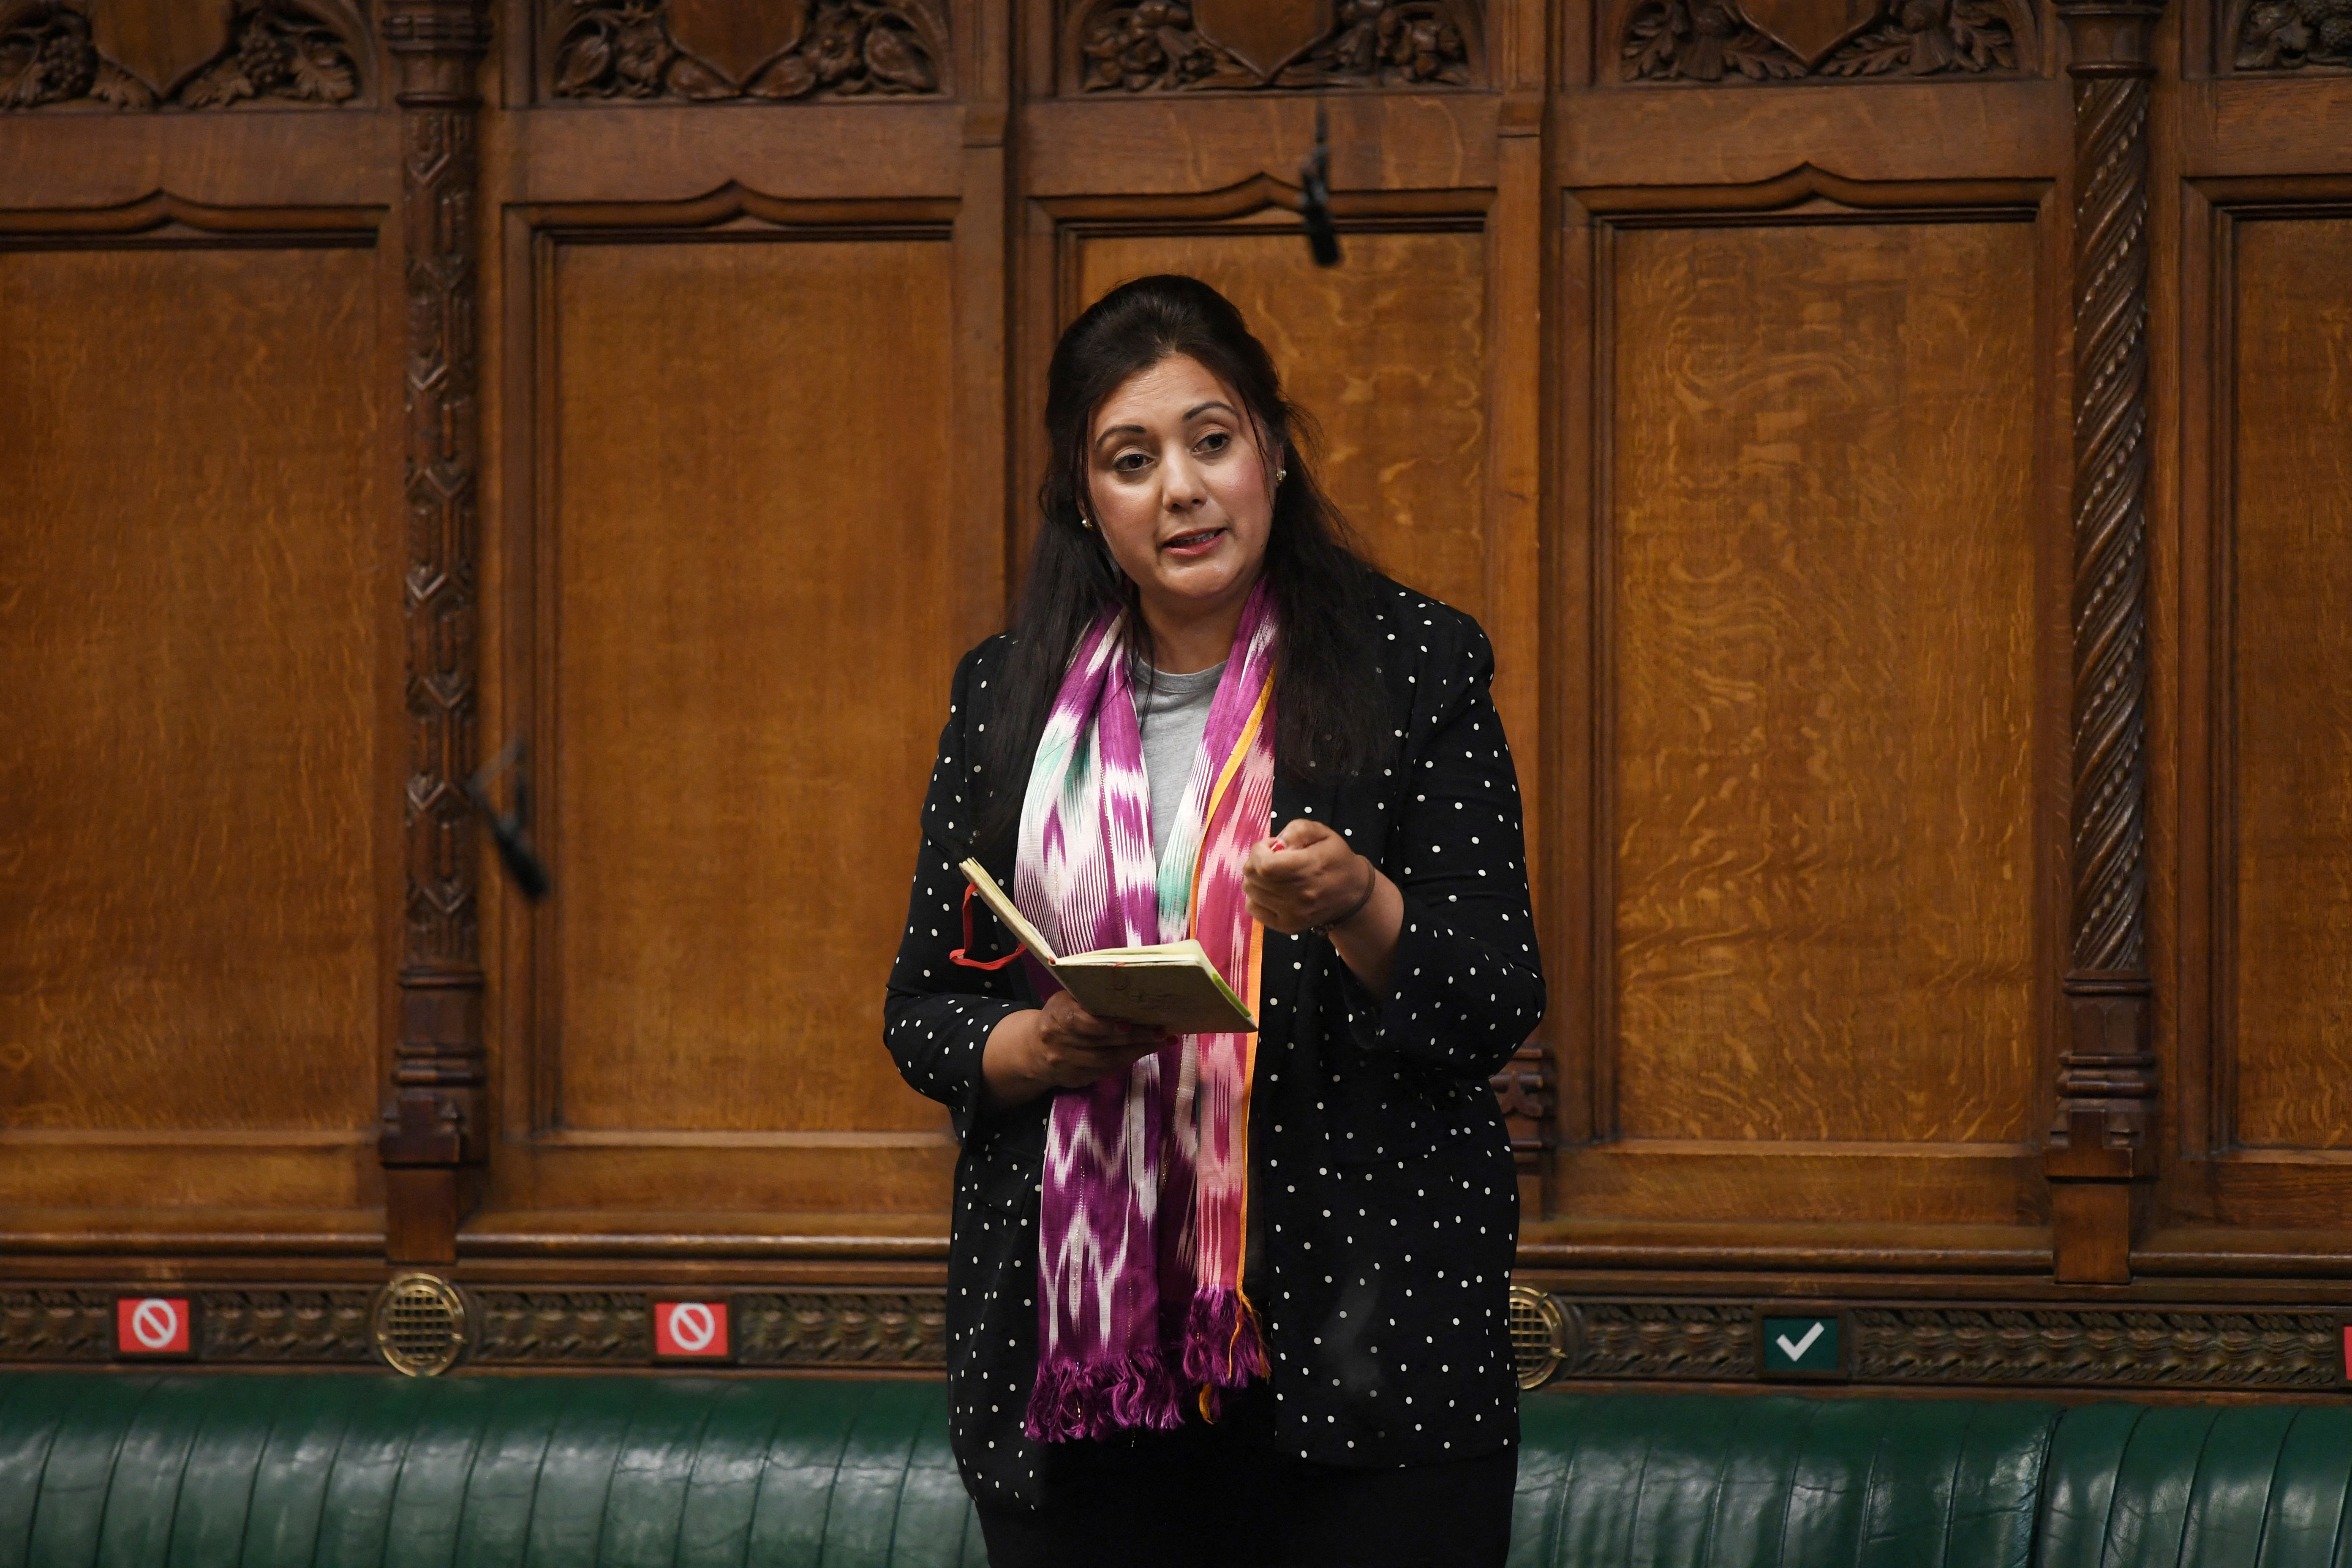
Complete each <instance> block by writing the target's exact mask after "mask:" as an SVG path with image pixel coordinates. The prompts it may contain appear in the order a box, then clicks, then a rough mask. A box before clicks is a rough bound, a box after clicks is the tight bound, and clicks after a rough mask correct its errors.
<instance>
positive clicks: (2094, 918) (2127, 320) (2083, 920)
mask: <svg viewBox="0 0 2352 1568" xmlns="http://www.w3.org/2000/svg"><path fill="white" fill-rule="evenodd" d="M2163 8H2164V7H2163V0H2091V3H2084V0H2058V10H2059V14H2060V16H2063V18H2064V20H2065V23H2066V27H2067V32H2068V36H2069V38H2070V41H2071V44H2072V53H2073V59H2072V62H2071V64H2070V65H2069V67H2068V70H2069V74H2071V75H2072V77H2073V78H2074V813H2073V827H2074V853H2073V860H2074V865H2073V870H2074V911H2073V913H2074V919H2073V930H2072V931H2071V933H2070V935H2071V948H2070V952H2069V954H2068V962H2067V967H2066V977H2065V982H2064V989H2065V995H2066V1005H2067V1013H2068V1016H2069V1023H2070V1034H2071V1039H2070V1041H2069V1048H2068V1049H2067V1050H2066V1051H2065V1052H2063V1054H2062V1055H2061V1056H2060V1058H2059V1069H2058V1114H2057V1121H2056V1124H2055V1125H2054V1126H2053V1128H2052V1130H2051V1134H2050V1141H2049V1147H2048V1149H2047V1151H2046V1152H2045V1153H2044V1156H2043V1171H2044V1173H2045V1174H2046V1175H2047V1176H2048V1178H2049V1180H2050V1192H2051V1210H2052V1214H2051V1223H2052V1229H2053V1236H2054V1237H2055V1250H2056V1272H2057V1277H2058V1278H2059V1279H2062V1280H2077V1281H2109V1282H2112V1281H2120V1280H2124V1279H2129V1278H2130V1274H2131V1238H2132V1230H2133V1226H2134V1223H2135V1216H2136V1215H2137V1209H2138V1207H2139V1205H2140V1201H2141V1197H2142V1194H2144V1193H2145V1191H2146V1187H2145V1184H2146V1182H2147V1178H2148V1177H2149V1176H2150V1175H2152V1174H2153V1173H2154V1162H2153V1155H2154V1151H2153V1149H2152V1148H2151V1146H2150V1143H2151V1139H2152V1136H2153V1122H2154V1120H2155V1110H2156V1104H2155V1100H2156V1058H2155V1056H2154V1054H2153V1053H2152V1052H2151V1051H2150V1049H2149V1036H2148V1026H2149V1008H2150V1002H2151V993H2152V991H2153V984H2152V981H2151V978H2150V975H2149V973H2148V966H2147V940H2146V936H2147V933H2146V927H2147V863H2146V862H2147V853H2146V851H2147V468H2148V455H2147V425H2148V412H2147V328H2148V306H2147V254H2148V238H2147V156H2148V134H2147V121H2148V79H2149V78H2150V77H2152V76H2153V75H2154V74H2155V66H2154V64H2153V62H2152V60H2151V58H2150V42H2151V39H2150V35H2151V33H2152V32H2153V29H2154V25H2155V22H2156V20H2157V18H2158V16H2160V15H2161V14H2162V12H2163Z"/></svg>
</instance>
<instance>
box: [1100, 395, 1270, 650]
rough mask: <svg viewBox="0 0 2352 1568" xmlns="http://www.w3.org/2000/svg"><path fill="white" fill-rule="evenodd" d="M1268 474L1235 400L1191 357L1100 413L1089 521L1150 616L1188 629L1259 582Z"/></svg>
mask: <svg viewBox="0 0 2352 1568" xmlns="http://www.w3.org/2000/svg"><path fill="white" fill-rule="evenodd" d="M1271 469H1272V465H1271V464H1270V463H1268V462H1267V461H1266V459H1265V454H1264V452H1263V451H1262V450H1261V449H1260V444H1259V439H1258V432H1257V430H1256V427H1255V426H1254V425H1253V424H1252V423H1251V421H1250V419H1249V417H1248V416H1247V415H1246V414H1245V413H1244V412H1243V410H1242V407H1241V404H1240V399H1238V398H1236V397H1235V396H1234V395H1233V393H1232V392H1231V391H1230V390H1228V389H1227V388H1226V387H1225V385H1224V384H1223V383H1222V382H1220V381H1219V380H1218V379H1217V378H1216V377H1215V376H1213V375H1211V374H1209V372H1208V369H1207V367H1206V366H1204V365H1202V363H1201V362H1200V361H1198V360H1196V359H1193V358H1192V356H1190V355H1189V354H1172V355H1171V356H1170V357H1168V358H1167V359H1164V360H1161V361H1160V363H1158V364H1155V365H1153V366H1152V367H1151V368H1150V369H1149V370H1143V371H1138V372H1137V373H1136V374H1133V375H1131V376H1129V377H1128V378H1127V380H1125V381H1124V382H1121V383H1120V384H1119V385H1118V390H1117V391H1115V392H1113V393H1112V394H1111V395H1109V396H1108V397H1107V398H1105V399H1103V402H1102V406H1101V407H1099V408H1097V409H1096V410H1095V416H1094V422H1093V425H1092V427H1091V429H1090V431H1089V433H1088V442H1087V492H1088V496H1087V506H1086V514H1087V517H1088V518H1090V519H1092V520H1093V521H1094V524H1095V526H1096V527H1097V528H1099V529H1100V530H1102V536H1103V541H1104V542H1105V543H1107V544H1108V545H1109V546H1110V553H1111V558H1112V559H1113V560H1114V561H1116V562H1118V564H1119V568H1120V570H1122V571H1124V572H1125V573H1126V574H1128V576H1129V578H1130V579H1132V580H1133V581H1134V583H1135V585H1136V588H1137V590H1138V592H1139V595H1141V597H1142V600H1143V609H1144V613H1145V615H1146V616H1148V617H1150V618H1151V619H1153V620H1155V621H1157V620H1173V621H1180V622H1189V621H1192V620H1195V619H1197V618H1199V617H1200V616H1203V615H1213V614H1215V613H1216V612H1217V611H1219V610H1221V609H1224V608H1227V607H1229V606H1230V605H1234V604H1237V603H1238V602H1239V601H1240V600H1241V599H1242V598H1243V597H1244V595H1247V594H1248V593H1249V591H1250V588H1251V587H1252V586H1253V585H1254V584H1255V583H1256V582H1257V577H1258V571H1259V568H1260V567H1261V566H1263V565H1264V564H1265V541H1266V534H1267V532H1268V531H1269V530H1270V529H1271V528H1272V526H1273V521H1274V496H1273V483H1274V475H1273V473H1272V472H1271Z"/></svg>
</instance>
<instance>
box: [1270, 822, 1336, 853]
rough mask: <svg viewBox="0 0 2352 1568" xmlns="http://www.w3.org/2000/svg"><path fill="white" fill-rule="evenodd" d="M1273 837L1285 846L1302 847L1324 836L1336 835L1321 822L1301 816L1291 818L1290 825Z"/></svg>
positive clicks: (1320, 839) (1318, 842)
mask: <svg viewBox="0 0 2352 1568" xmlns="http://www.w3.org/2000/svg"><path fill="white" fill-rule="evenodd" d="M1275 837H1277V838H1279V839H1281V840H1282V843H1283V846H1284V847H1286V848H1290V849H1304V848H1307V847H1308V846H1309V845H1314V844H1320V843H1321V842H1323V840H1325V839H1326V838H1331V837H1337V835H1335V834H1334V833H1333V832H1332V831H1331V830H1330V829H1329V828H1328V827H1326V826H1323V824H1321V823H1319V822H1314V821H1310V820H1308V819H1307V818H1306V817H1303V816H1301V817H1295V818H1293V819H1292V820H1291V823H1290V826H1287V827H1286V828H1284V829H1283V830H1282V831H1281V832H1280V833H1277V834H1276V835H1275Z"/></svg>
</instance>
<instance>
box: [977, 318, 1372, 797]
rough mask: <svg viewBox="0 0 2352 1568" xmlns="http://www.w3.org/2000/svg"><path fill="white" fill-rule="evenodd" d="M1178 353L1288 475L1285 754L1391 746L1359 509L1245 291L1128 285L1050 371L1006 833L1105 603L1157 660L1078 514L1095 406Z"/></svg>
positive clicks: (1341, 764)
mask: <svg viewBox="0 0 2352 1568" xmlns="http://www.w3.org/2000/svg"><path fill="white" fill-rule="evenodd" d="M1175 354H1189V355H1191V356H1192V358H1193V359H1195V360H1198V361H1199V362H1200V363H1201V364H1202V367H1203V368H1205V369H1206V370H1207V371H1208V372H1209V374H1212V375H1213V376H1215V377H1216V378H1217V379H1218V380H1219V381H1220V382H1223V384H1225V385H1226V386H1227V387H1229V388H1231V389H1232V390H1233V393H1234V395H1235V396H1236V397H1238V398H1239V399H1240V401H1241V405H1242V407H1243V410H1244V413H1245V414H1246V416H1248V418H1249V419H1250V421H1251V422H1252V423H1253V424H1254V425H1255V426H1256V429H1257V433H1258V437H1259V443H1260V447H1261V449H1262V451H1263V452H1264V454H1265V456H1266V457H1267V458H1269V459H1271V461H1272V463H1273V465H1274V466H1275V467H1276V468H1286V469H1287V470H1289V471H1288V474H1287V477H1286V478H1285V479H1283V481H1282V483H1281V484H1280V485H1278V486H1277V487H1276V489H1275V496H1274V521H1273V526H1272V529H1271V531H1269V533H1268V535H1267V537H1266V545H1265V580H1266V583H1267V584H1268V586H1269V587H1270V589H1271V590H1272V592H1273V595H1274V602H1275V608H1276V612H1277V613H1278V614H1279V616H1280V617H1281V628H1282V629H1281V639H1282V640H1281V642H1280V643H1279V644H1278V645H1277V647H1276V650H1275V683H1274V706H1275V715H1276V731H1275V759H1276V765H1277V767H1279V768H1280V769H1281V770H1282V771H1283V772H1285V773H1290V774H1291V775H1293V776H1294V777H1298V778H1310V779H1317V780H1344V779H1348V778H1351V777H1354V776H1356V775H1358V774H1360V773H1365V772H1367V771H1368V770H1370V768H1372V767H1374V766H1376V765H1377V764H1378V763H1379V762H1380V761H1381V758H1382V757H1384V756H1386V755H1387V754H1388V749H1389V748H1388V737H1389V734H1390V728H1391V726H1390V723H1389V722H1388V721H1386V715H1387V710H1388V701H1387V699H1386V696H1385V694H1384V693H1383V691H1382V689H1381V686H1380V683H1379V680H1378V679H1377V676H1376V674H1375V672H1374V670H1373V668H1372V658H1373V638H1372V605H1373V593H1374V588H1375V574H1374V573H1373V570H1372V568H1371V566H1370V564H1369V563H1367V562H1366V561H1365V560H1364V558H1363V556H1362V554H1361V553H1360V551H1359V549H1358V548H1357V545H1356V542H1355V537H1354V534H1353V532H1352V531H1350V530H1349V527H1348V522H1347V519H1346V518H1344V517H1342V516H1341V515H1340V513H1339V508H1338V507H1336V506H1334V505H1332V503H1331V499H1330V497H1328V496H1327V495H1326V494H1324V492H1323V487H1322V486H1321V485H1319V484H1318V483H1317V482H1316V479H1315V468H1314V465H1313V463H1312V462H1311V461H1310V458H1311V456H1312V452H1313V448H1314V446H1315V442H1316V433H1315V426H1314V423H1313V421H1312V419H1311V418H1310V417H1309V416H1307V413H1306V412H1305V411H1304V410H1302V409H1300V408H1298V407H1297V406H1296V405H1293V404H1292V403H1291V402H1290V401H1289V399H1287V398H1286V397H1285V396H1284V395H1283V394H1282V378H1281V377H1280V376H1279V375H1277V374H1276V373H1275V368H1274V359H1273V357H1272V356H1271V355H1269V354H1268V353H1266V352H1265V344H1263V343H1261V342H1258V341H1257V339H1256V338H1255V336H1253V335H1252V334H1251V332H1250V330H1249V327H1248V325H1247V323H1245V322H1244V321H1243V320H1242V313H1241V311H1239V310H1236V309H1234V304H1233V301H1231V300H1227V299H1226V298H1225V297H1224V296H1223V294H1220V293H1218V292H1217V291H1216V290H1215V289H1212V288H1210V287H1209V286H1208V285H1207V284H1206V283H1203V282H1202V281H1201V280H1200V279H1197V278H1186V277H1181V276H1178V275H1174V274H1165V273H1163V274H1161V275H1160V276H1157V277H1152V278H1139V279H1136V280H1135V281H1134V282H1132V283H1123V284H1121V285H1120V286H1119V287H1118V288H1117V289H1112V290H1111V291H1110V292H1109V293H1108V294H1106V295H1104V296H1103V297H1102V298H1101V299H1099V300H1096V301H1095V303H1094V304H1093V305H1092V306H1090V307H1089V308H1088V309H1087V312H1086V313H1085V314H1084V315H1082V316H1080V317H1079V318H1078V319H1077V320H1076V321H1073V322H1071V323H1070V326H1069V329H1068V330H1067V331H1065V332H1063V334H1062V341H1061V342H1058V343H1056V344H1055V347H1054V358H1053V362H1052V363H1051V364H1050V365H1049V366H1048V367H1047V368H1046V372H1045V434H1046V438H1047V441H1048V443H1049V444H1050V447H1051V448H1052V455H1051V457H1050V458H1049V459H1048V461H1047V464H1046V468H1045V482H1044V483H1043V484H1041V485H1040V486H1039V487H1038V489H1037V505H1038V509H1039V510H1041V511H1042V512H1043V513H1044V514H1045V516H1044V523H1045V526H1044V528H1043V529H1042V530H1041V531H1039V533H1038V535H1037V547H1036V550H1035V551H1034V553H1033V554H1032V555H1031V556H1030V559H1029V577H1028V582H1027V584H1026V585H1025V586H1024V589H1023V591H1022V595H1021V604H1020V609H1019V611H1018V612H1017V614H1016V615H1015V616H1014V617H1013V648H1012V652H1011V655H1010V656H1009V658H1007V660H1006V663H1005V673H1004V684H1005V690H1004V692H1003V696H1002V698H1001V699H1000V704H999V707H998V709H997V721H996V723H995V724H994V726H993V729H994V731H995V734H994V737H993V738H994V740H995V742H996V744H995V745H994V746H993V747H992V752H991V761H992V764H993V765H992V768H991V770H990V772H991V773H992V775H993V779H994V783H995V784H996V789H997V798H996V800H995V802H994V803H993V805H992V809H991V812H990V813H989V816H990V819H991V822H992V826H995V827H996V828H998V829H999V830H1002V829H1003V828H1005V827H1008V826H1010V825H1011V824H1012V823H1013V821H1016V820H1017V819H1018V816H1019V813H1020V809H1021V796H1022V792H1023V787H1024V784H1025V783H1026V781H1027V779H1028V776H1029V774H1028V763H1029V759H1030V754H1031V752H1034V750H1035V748H1036V744H1037V738H1038V736H1039V734H1040V733H1042V732H1043V731H1044V730H1045V719H1046V715H1047V714H1048V713H1049V712H1050V711H1051V710H1052V709H1053V703H1054V696H1055V692H1057V691H1058V690H1060V689H1061V684H1062V676H1063V673H1064V671H1065V670H1066V668H1067V667H1068V664H1069V661H1070V656H1071V654H1072V653H1073V652H1075V651H1076V647H1077V644H1078V639H1079V638H1080V637H1084V636H1085V635H1086V631H1087V627H1088V626H1092V625H1093V624H1094V623H1095V620H1096V618H1097V616H1100V615H1101V614H1102V613H1103V611H1104V610H1106V609H1117V608H1122V607H1123V608H1125V609H1127V610H1129V611H1130V612H1133V613H1131V614H1130V616H1129V626H1130V627H1131V628H1132V632H1133V636H1132V637H1131V639H1130V646H1131V647H1132V648H1133V649H1134V652H1135V657H1136V658H1138V660H1139V661H1149V660H1150V657H1151V640H1150V639H1151V632H1150V627H1149V626H1146V625H1145V624H1144V621H1143V616H1142V615H1141V614H1140V611H1139V604H1138V599H1137V595H1136V589H1135V584H1134V583H1133V582H1131V581H1129V578H1128V576H1127V574H1125V573H1123V572H1121V571H1120V570H1119V569H1118V565H1117V564H1116V563H1113V561H1112V560H1111V556H1110V552H1109V550H1108V548H1106V546H1105V545H1104V543H1103V541H1102V537H1101V536H1100V535H1099V534H1097V533H1094V532H1091V531H1088V530H1087V528H1086V527H1085V525H1084V524H1083V523H1081V522H1080V521H1079V516H1078V498H1079V497H1080V496H1082V495H1084V494H1086V493H1087V492H1086V482H1087V447H1088V441H1087V435H1088V431H1089V427H1090V426H1092V424H1093V422H1094V416H1095V410H1096V409H1097V408H1098V407H1100V406H1101V405H1102V402H1103V400H1104V399H1105V398H1107V397H1108V396H1109V395H1111V394H1112V393H1113V392H1115V391H1117V390H1118V387H1119V386H1120V384H1123V383H1124V382H1125V381H1126V380H1127V379H1128V377H1129V376H1131V375H1134V374H1137V373H1138V372H1139V371H1145V370H1149V369H1150V368H1151V367H1152V366H1153V365H1155V364H1158V363H1160V361H1162V360H1164V359H1167V358H1169V357H1171V355H1175Z"/></svg>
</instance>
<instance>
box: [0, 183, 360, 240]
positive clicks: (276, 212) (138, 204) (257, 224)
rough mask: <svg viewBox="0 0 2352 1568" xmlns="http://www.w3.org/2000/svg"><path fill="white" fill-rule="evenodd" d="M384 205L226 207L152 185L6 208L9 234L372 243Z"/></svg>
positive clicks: (6, 229) (17, 235)
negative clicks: (78, 201)
mask: <svg viewBox="0 0 2352 1568" xmlns="http://www.w3.org/2000/svg"><path fill="white" fill-rule="evenodd" d="M384 216H385V213H384V209H383V208H382V207H367V206H325V207H224V206H214V205H211V204H209V203H206V202H198V201H190V200H189V199H188V198H187V197H185V196H179V195H173V194H172V193H171V192H169V191H165V190H154V191H150V192H149V193H148V194H147V195H143V196H140V197H137V198H136V199H134V200H131V201H127V202H122V203H120V204H118V205H114V206H107V207H53V208H42V207H16V208H13V209H11V210H10V211H9V212H8V214H7V221H6V226H5V235H6V237H7V238H9V239H11V240H18V239H22V238H25V237H46V236H52V235H54V236H58V237H66V236H73V237H77V238H88V237H111V236H120V237H125V238H138V237H157V238H168V236H167V235H166V234H165V233H164V231H166V230H170V229H174V228H179V229H186V230H188V231H190V232H191V233H192V234H195V235H202V236H206V237H221V238H229V237H255V238H268V239H271V240H274V241H276V242H278V243H279V244H286V243H289V242H290V243H294V244H310V245H373V244H374V243H375V242H376V239H377V237H378V232H379V230H381V229H382V227H383V220H384Z"/></svg>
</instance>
